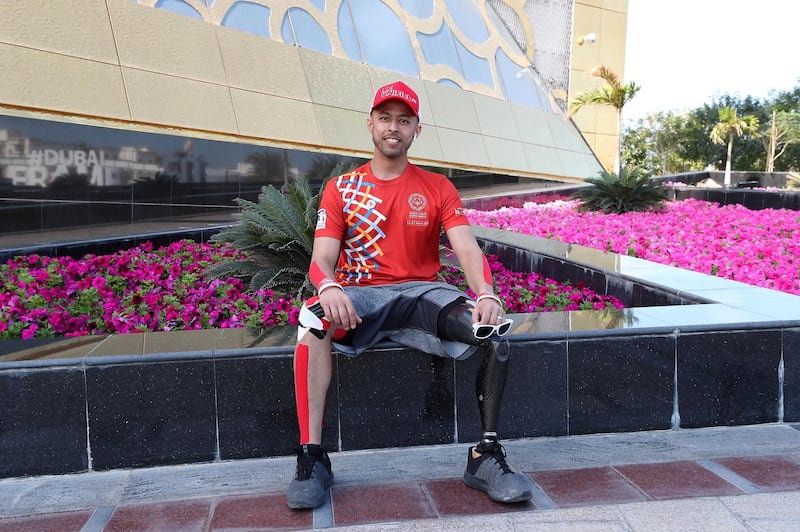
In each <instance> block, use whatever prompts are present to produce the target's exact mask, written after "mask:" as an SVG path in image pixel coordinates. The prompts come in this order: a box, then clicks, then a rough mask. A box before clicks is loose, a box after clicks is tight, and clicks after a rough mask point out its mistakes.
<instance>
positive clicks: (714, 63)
mask: <svg viewBox="0 0 800 532" xmlns="http://www.w3.org/2000/svg"><path fill="white" fill-rule="evenodd" d="M627 31H628V33H627V39H626V46H625V73H624V81H625V82H626V83H627V82H629V81H634V82H636V84H638V85H640V86H641V89H640V90H639V92H638V93H636V96H635V97H634V98H633V99H632V100H631V101H630V102H629V103H628V104H627V105H626V106H625V108H624V109H623V111H622V112H623V118H624V120H625V122H626V123H628V122H629V121H631V120H635V119H638V118H644V117H645V116H646V115H648V114H649V113H653V112H657V111H670V110H673V111H684V110H691V109H694V108H696V107H702V105H703V104H705V103H711V101H712V99H713V98H714V97H715V96H720V95H723V94H730V95H733V96H738V97H740V98H744V97H746V96H753V97H756V98H759V99H765V98H767V97H768V96H769V93H770V90H776V91H781V90H789V89H792V88H794V87H797V86H798V85H800V0H660V1H657V2H654V1H653V0H628V30H627ZM598 38H600V36H599V35H598Z"/></svg>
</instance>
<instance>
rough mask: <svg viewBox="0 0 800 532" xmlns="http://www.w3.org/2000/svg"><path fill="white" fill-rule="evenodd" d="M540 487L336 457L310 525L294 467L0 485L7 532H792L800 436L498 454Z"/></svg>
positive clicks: (184, 469)
mask: <svg viewBox="0 0 800 532" xmlns="http://www.w3.org/2000/svg"><path fill="white" fill-rule="evenodd" d="M506 448H507V449H508V453H509V457H510V458H511V460H512V463H514V464H515V465H517V466H518V468H519V469H521V470H523V471H525V472H527V473H528V474H529V475H530V476H531V477H532V478H533V480H534V482H535V483H536V485H537V486H538V490H537V492H536V494H535V496H534V499H533V501H532V502H530V503H525V504H516V505H501V504H496V503H494V502H492V501H490V500H489V499H488V498H487V497H485V496H484V495H483V494H482V493H480V492H477V491H475V490H472V489H470V488H467V487H465V486H464V485H463V483H462V482H461V480H460V475H461V473H462V472H463V467H464V463H465V461H466V453H467V449H468V446H467V445H441V446H431V447H413V448H406V449H386V450H375V451H349V452H340V453H332V454H331V460H332V462H333V467H334V473H335V475H336V484H335V485H334V487H333V488H332V490H331V499H330V500H329V501H328V502H327V503H326V504H325V505H324V506H322V507H321V508H318V509H317V510H314V511H292V510H289V509H288V508H287V507H286V503H285V499H284V497H283V493H282V491H283V489H284V488H285V486H286V484H287V483H288V482H289V480H290V478H291V475H292V474H293V469H294V466H293V464H294V459H293V458H292V457H279V458H269V459H259V460H239V461H229V462H216V463H211V464H195V465H180V466H170V467H157V468H148V469H135V470H116V471H105V472H92V473H83V474H76V475H60V476H46V477H30V478H17V479H4V480H0V531H5V530H9V531H11V530H13V531H15V532H16V531H24V530H36V531H46V530H57V531H59V532H64V531H70V530H86V531H100V530H104V531H116V530H159V531H161V530H181V531H184V530H186V531H192V530H273V529H281V530H305V529H314V528H332V527H333V528H336V529H338V530H437V531H438V530H465V529H466V530H472V529H483V530H514V531H520V530H534V529H535V530H581V531H584V530H628V531H631V530H632V531H642V532H644V531H647V532H653V531H659V530H670V531H672V530H681V531H683V530H703V531H707V530H720V531H725V532H732V531H737V530H763V531H778V530H780V531H783V530H787V531H788V530H798V529H800V425H797V426H793V425H786V424H770V425H755V426H745V427H719V428H706V429H682V430H677V431H652V432H637V433H626V434H604V435H587V436H572V437H562V438H534V439H526V440H516V441H509V442H506Z"/></svg>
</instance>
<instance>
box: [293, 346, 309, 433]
mask: <svg viewBox="0 0 800 532" xmlns="http://www.w3.org/2000/svg"><path fill="white" fill-rule="evenodd" d="M294 395H295V401H296V403H297V423H298V425H300V445H304V444H306V443H308V440H309V433H308V424H309V412H308V346H307V345H305V344H297V347H296V348H295V350H294Z"/></svg>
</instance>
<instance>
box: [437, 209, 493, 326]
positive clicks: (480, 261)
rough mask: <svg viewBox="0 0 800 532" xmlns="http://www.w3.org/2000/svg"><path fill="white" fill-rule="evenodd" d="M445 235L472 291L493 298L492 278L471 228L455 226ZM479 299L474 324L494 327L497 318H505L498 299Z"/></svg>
mask: <svg viewBox="0 0 800 532" xmlns="http://www.w3.org/2000/svg"><path fill="white" fill-rule="evenodd" d="M446 233H447V238H448V240H450V245H451V246H452V248H453V251H454V252H455V254H456V258H458V262H459V263H460V264H461V268H462V269H463V270H464V275H465V276H466V278H467V284H468V285H469V287H470V288H471V289H472V291H473V292H475V293H476V294H477V295H478V296H480V295H481V294H490V295H492V296H494V287H493V282H492V276H491V273H489V271H488V267H486V265H487V262H486V259H485V257H484V255H483V251H481V248H480V247H479V246H478V242H477V240H475V235H474V234H473V233H472V228H471V227H470V226H468V225H457V226H455V227H451V228H450V229H448V230H447V231H446ZM479 299H480V301H478V303H477V305H476V306H475V309H474V310H473V311H472V319H473V321H474V322H480V323H490V324H492V325H494V324H495V323H497V321H498V320H497V318H498V317H504V316H505V313H504V312H503V307H502V305H501V304H500V301H499V299H497V300H495V299H494V297H479Z"/></svg>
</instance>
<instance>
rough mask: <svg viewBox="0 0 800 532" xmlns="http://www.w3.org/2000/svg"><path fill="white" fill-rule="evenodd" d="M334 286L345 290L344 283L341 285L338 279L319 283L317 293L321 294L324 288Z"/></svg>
mask: <svg viewBox="0 0 800 532" xmlns="http://www.w3.org/2000/svg"><path fill="white" fill-rule="evenodd" d="M332 286H335V287H336V288H338V289H339V290H341V291H342V292H344V288H342V285H340V284H339V283H337V282H336V281H328V282H327V283H322V284H320V285H319V288H317V294H321V293H322V291H323V290H325V289H327V288H330V287H332Z"/></svg>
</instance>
